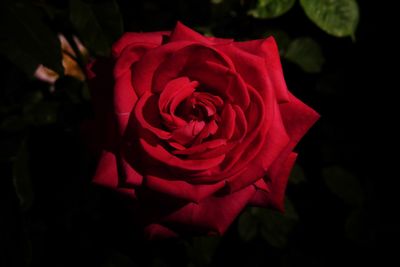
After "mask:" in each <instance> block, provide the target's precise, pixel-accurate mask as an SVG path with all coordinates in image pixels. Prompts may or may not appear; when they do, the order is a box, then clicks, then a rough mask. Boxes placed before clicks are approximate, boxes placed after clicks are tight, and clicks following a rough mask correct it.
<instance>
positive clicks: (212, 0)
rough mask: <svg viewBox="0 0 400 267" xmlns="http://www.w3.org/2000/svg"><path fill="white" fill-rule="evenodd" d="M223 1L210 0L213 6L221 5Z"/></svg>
mask: <svg viewBox="0 0 400 267" xmlns="http://www.w3.org/2000/svg"><path fill="white" fill-rule="evenodd" d="M223 1H224V0H211V3H212V4H214V5H218V4H221V3H222V2H223Z"/></svg>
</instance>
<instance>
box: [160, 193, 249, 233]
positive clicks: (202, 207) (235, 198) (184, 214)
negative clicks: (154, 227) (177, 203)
mask: <svg viewBox="0 0 400 267" xmlns="http://www.w3.org/2000/svg"><path fill="white" fill-rule="evenodd" d="M254 192H255V188H254V186H252V185H251V186H248V187H246V188H243V189H242V190H239V191H237V192H235V193H232V194H227V195H222V196H216V195H214V196H210V197H208V198H205V199H204V200H203V201H202V202H200V203H198V204H197V203H188V204H187V205H185V206H184V207H183V208H181V209H179V210H177V211H176V212H174V213H172V214H170V215H168V216H166V217H165V218H164V219H163V220H162V222H163V223H162V224H163V225H171V228H172V226H173V225H175V226H176V227H177V228H179V229H181V228H183V229H185V227H187V228H189V229H191V230H192V231H193V230H197V231H199V232H203V233H208V234H217V235H222V234H223V233H225V231H226V229H227V228H228V226H229V225H231V223H232V222H233V220H234V219H235V218H236V217H237V216H238V215H239V213H240V212H241V211H242V210H243V208H244V207H245V206H246V205H247V203H248V201H249V200H250V199H251V197H252V196H253V195H254ZM172 229H173V228H172Z"/></svg>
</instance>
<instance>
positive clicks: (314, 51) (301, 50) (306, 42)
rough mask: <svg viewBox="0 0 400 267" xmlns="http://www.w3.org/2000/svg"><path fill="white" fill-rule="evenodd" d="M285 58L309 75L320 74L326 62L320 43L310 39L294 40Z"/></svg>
mask: <svg viewBox="0 0 400 267" xmlns="http://www.w3.org/2000/svg"><path fill="white" fill-rule="evenodd" d="M284 56H285V58H286V59H287V60H289V61H291V62H293V63H295V64H297V65H298V66H300V68H302V69H303V70H304V71H305V72H309V73H316V72H320V71H321V66H322V64H323V63H324V61H325V59H324V56H323V55H322V51H321V48H320V47H319V45H318V43H317V42H315V41H314V40H313V39H311V38H308V37H301V38H297V39H295V40H293V41H292V42H291V43H290V45H289V47H288V49H287V51H286V54H285V55H284Z"/></svg>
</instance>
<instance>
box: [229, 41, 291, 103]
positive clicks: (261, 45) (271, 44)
mask: <svg viewBox="0 0 400 267" xmlns="http://www.w3.org/2000/svg"><path fill="white" fill-rule="evenodd" d="M234 46H236V47H238V48H240V49H243V50H244V51H247V52H248V53H251V54H254V55H257V56H260V57H262V58H263V59H264V60H265V66H266V69H267V73H268V77H269V79H270V81H271V83H272V88H273V89H274V91H275V94H276V97H277V98H278V101H279V102H281V103H283V102H287V101H289V94H288V93H289V91H288V90H287V86H286V82H285V79H284V77H283V72H282V65H281V61H280V58H279V50H278V47H277V45H276V42H275V39H274V38H273V37H269V38H267V39H264V40H253V41H246V42H235V43H234Z"/></svg>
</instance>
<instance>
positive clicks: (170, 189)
mask: <svg viewBox="0 0 400 267" xmlns="http://www.w3.org/2000/svg"><path fill="white" fill-rule="evenodd" d="M224 186H225V182H224V181H220V182H218V183H215V184H204V185H193V184H190V183H188V182H185V181H181V180H178V179H177V180H166V179H164V178H159V177H156V176H150V175H148V176H146V187H147V188H149V189H151V190H155V191H157V192H160V193H164V194H168V195H170V196H172V197H176V198H182V199H185V200H187V201H192V202H196V203H198V202H200V201H201V200H203V199H204V198H206V197H208V196H210V195H211V194H213V193H215V192H217V191H218V190H220V189H221V188H223V187H224Z"/></svg>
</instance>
